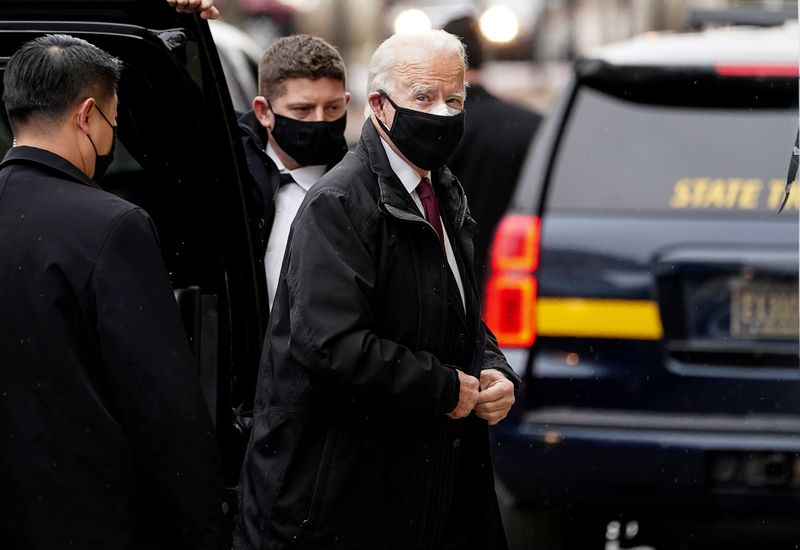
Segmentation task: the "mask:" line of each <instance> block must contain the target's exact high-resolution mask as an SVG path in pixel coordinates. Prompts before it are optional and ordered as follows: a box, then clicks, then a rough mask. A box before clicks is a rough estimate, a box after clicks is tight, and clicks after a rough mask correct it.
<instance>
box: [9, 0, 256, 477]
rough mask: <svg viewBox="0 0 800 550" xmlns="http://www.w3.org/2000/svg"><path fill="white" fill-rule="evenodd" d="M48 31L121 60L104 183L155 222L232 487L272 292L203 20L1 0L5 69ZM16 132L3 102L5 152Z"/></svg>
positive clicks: (148, 5)
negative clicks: (114, 137)
mask: <svg viewBox="0 0 800 550" xmlns="http://www.w3.org/2000/svg"><path fill="white" fill-rule="evenodd" d="M47 33H65V34H70V35H74V36H77V37H80V38H83V39H85V40H88V41H89V42H91V43H93V44H95V45H97V46H99V47H100V48H103V49H104V50H106V51H108V52H109V53H111V54H112V55H115V56H117V57H119V58H120V59H121V60H122V61H123V63H124V69H123V73H122V80H121V82H120V87H119V93H118V95H119V115H118V125H119V134H118V142H117V149H116V154H115V160H114V163H113V164H112V165H111V167H110V168H109V170H108V172H107V175H106V176H105V178H104V180H103V181H102V182H101V185H102V186H103V187H104V188H105V189H106V190H108V191H111V192H113V193H115V194H117V195H119V196H121V197H123V198H125V199H127V200H129V201H130V202H133V203H135V204H137V205H139V206H141V207H142V208H144V209H145V210H146V211H147V212H148V213H149V214H150V216H151V217H152V218H153V220H154V222H155V224H156V226H157V229H158V233H159V237H160V243H161V248H162V252H163V256H164V260H165V262H166V265H167V268H168V271H169V274H170V277H171V281H172V285H173V287H174V289H175V296H176V299H177V301H178V304H179V306H180V310H181V314H182V316H183V319H184V323H185V326H186V331H187V337H188V338H189V341H190V344H191V347H192V349H193V351H194V353H195V358H196V361H197V369H198V375H199V376H200V377H201V380H202V384H203V391H204V393H205V396H206V399H207V402H208V406H209V410H210V412H211V415H212V418H213V420H214V421H215V423H216V426H217V431H218V437H219V444H220V449H221V452H222V456H223V460H224V462H225V464H226V476H227V480H228V482H229V485H230V486H233V485H234V484H235V482H236V480H237V478H238V472H239V465H240V461H241V453H242V450H243V447H244V443H245V441H244V438H243V436H242V430H239V429H237V428H236V427H235V425H236V414H235V413H234V409H236V408H237V407H239V406H240V404H241V403H242V402H243V401H244V400H245V399H246V398H249V397H250V396H251V394H252V392H253V388H254V382H255V373H256V369H257V363H258V357H259V354H260V348H261V340H262V337H263V330H264V328H263V323H262V319H264V318H265V315H264V309H262V304H265V302H266V300H265V296H266V291H265V289H264V272H263V264H262V262H261V261H260V260H259V254H258V253H257V248H258V247H257V245H256V243H257V231H256V227H257V224H256V219H257V218H256V216H255V215H253V214H251V213H252V212H254V209H253V205H254V204H255V201H254V200H253V199H252V196H251V192H252V190H251V188H250V186H249V185H248V181H249V180H248V179H247V177H246V173H247V172H246V163H245V161H244V154H243V150H242V148H241V144H240V142H239V141H238V138H237V130H236V120H235V115H234V112H233V108H232V106H231V100H230V96H229V93H228V90H227V88H226V85H225V79H224V76H223V72H222V68H221V66H220V61H219V58H218V55H217V52H216V49H215V48H214V44H213V41H212V40H211V35H210V33H209V30H208V26H207V24H206V22H205V21H202V20H201V19H200V18H199V17H197V16H193V15H180V14H177V13H176V12H175V11H174V10H173V9H172V8H170V7H169V6H168V5H167V3H166V1H163V0H102V1H96V0H95V1H91V0H85V1H78V2H73V1H70V2H67V1H53V0H50V1H45V0H22V1H14V0H12V1H4V2H3V4H2V7H0V71H2V70H4V69H5V66H6V64H7V62H8V59H9V57H10V55H12V54H13V52H14V51H16V50H17V49H18V48H19V46H20V45H21V44H22V43H24V42H25V41H27V40H30V39H33V38H35V37H37V36H40V35H43V34H47ZM12 139H13V136H12V132H11V130H10V128H9V125H8V120H7V118H6V115H5V110H4V109H3V110H2V114H0V155H4V154H5V152H6V151H7V150H8V148H9V147H11V145H12Z"/></svg>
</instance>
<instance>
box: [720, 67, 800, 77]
mask: <svg viewBox="0 0 800 550" xmlns="http://www.w3.org/2000/svg"><path fill="white" fill-rule="evenodd" d="M716 70H717V74H719V75H720V76H775V77H782V76H786V77H797V76H798V66H797V65H752V64H750V65H741V64H738V65H736V64H719V65H717V66H716Z"/></svg>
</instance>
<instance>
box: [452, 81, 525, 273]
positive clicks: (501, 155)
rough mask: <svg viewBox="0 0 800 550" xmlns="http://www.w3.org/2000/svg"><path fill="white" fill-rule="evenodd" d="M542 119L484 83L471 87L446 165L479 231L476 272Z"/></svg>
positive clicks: (482, 267) (483, 261) (483, 268)
mask: <svg viewBox="0 0 800 550" xmlns="http://www.w3.org/2000/svg"><path fill="white" fill-rule="evenodd" d="M540 121H541V117H540V116H539V115H537V114H536V113H533V112H531V111H528V110H526V109H523V108H521V107H518V106H516V105H513V104H511V103H508V102H507V101H503V100H501V99H498V98H497V97H495V96H493V95H492V94H490V93H489V92H487V91H486V90H485V89H484V88H483V87H481V86H478V85H473V86H470V88H469V90H468V91H467V118H466V120H465V123H464V137H462V138H461V143H460V144H459V146H458V149H456V152H455V153H454V154H453V156H452V157H451V158H450V160H449V161H448V162H447V167H448V168H450V171H451V172H453V174H454V175H455V176H456V177H457V178H458V180H459V181H460V182H461V185H462V186H463V187H464V192H465V193H466V195H467V200H469V209H470V212H471V213H472V217H473V218H475V221H477V222H478V233H477V234H476V235H475V273H476V276H477V278H478V281H482V280H483V278H484V276H485V275H486V274H487V271H488V270H487V269H486V264H487V263H488V261H489V258H487V255H488V252H489V247H490V246H491V244H492V236H493V235H494V231H495V229H496V228H497V225H498V224H499V223H500V220H501V218H502V217H503V214H504V213H505V211H506V209H507V208H508V205H509V203H510V202H511V197H512V195H513V194H514V188H515V187H516V184H517V179H518V178H519V172H520V169H521V168H522V162H523V161H524V160H525V154H526V153H527V151H528V147H529V145H530V142H531V139H532V138H533V135H534V134H535V133H536V129H537V128H538V127H539V122H540Z"/></svg>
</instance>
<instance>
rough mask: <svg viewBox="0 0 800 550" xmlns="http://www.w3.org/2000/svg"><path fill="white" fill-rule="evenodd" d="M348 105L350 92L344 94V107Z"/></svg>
mask: <svg viewBox="0 0 800 550" xmlns="http://www.w3.org/2000/svg"><path fill="white" fill-rule="evenodd" d="M348 105H350V92H345V93H344V106H345V107H347V106H348Z"/></svg>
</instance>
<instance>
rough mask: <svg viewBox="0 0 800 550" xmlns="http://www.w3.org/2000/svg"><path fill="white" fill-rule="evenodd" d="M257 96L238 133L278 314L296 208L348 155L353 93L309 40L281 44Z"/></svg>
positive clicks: (267, 61) (269, 55)
mask: <svg viewBox="0 0 800 550" xmlns="http://www.w3.org/2000/svg"><path fill="white" fill-rule="evenodd" d="M258 93H259V95H258V97H256V98H255V99H254V100H253V110H252V111H250V112H248V113H247V114H245V115H244V116H243V117H242V118H241V119H240V120H239V126H240V128H241V130H242V132H243V133H244V140H243V141H244V146H245V152H246V154H247V165H248V169H249V170H250V174H251V175H252V177H253V179H254V180H255V181H254V184H255V186H254V188H255V190H256V192H257V195H258V204H259V206H260V207H263V215H262V216H261V217H262V221H263V226H262V232H261V239H262V245H263V253H264V267H265V269H266V274H267V293H268V297H269V305H270V308H271V307H272V302H273V301H274V300H275V289H276V287H277V284H278V278H279V276H280V270H281V264H282V263H283V254H284V251H285V250H286V245H287V242H288V238H289V228H290V227H291V224H292V220H294V216H295V214H296V213H297V209H298V208H299V207H300V203H301V202H302V201H303V197H305V194H306V192H307V191H308V190H309V189H310V188H311V186H312V185H313V184H314V183H316V181H317V180H318V179H319V178H320V177H322V175H323V174H324V173H325V172H327V171H328V169H330V168H331V167H333V166H334V165H335V164H337V163H338V162H339V161H340V160H341V159H342V157H343V156H344V154H345V152H347V144H346V142H345V139H344V129H345V124H346V122H347V104H348V103H349V102H350V94H349V93H348V92H347V91H346V89H345V68H344V62H343V61H342V58H341V56H340V55H339V53H338V52H337V51H336V49H335V48H334V47H333V46H331V45H330V44H328V43H327V42H325V41H324V40H322V39H321V38H317V37H314V36H309V35H295V36H288V37H284V38H281V39H279V40H277V41H276V42H275V43H274V44H273V45H272V46H271V47H270V48H269V49H267V51H265V52H264V55H263V57H262V58H261V62H260V63H259V67H258Z"/></svg>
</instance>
